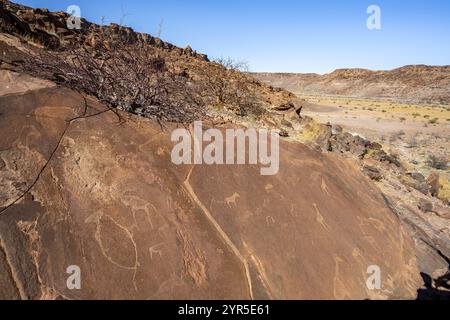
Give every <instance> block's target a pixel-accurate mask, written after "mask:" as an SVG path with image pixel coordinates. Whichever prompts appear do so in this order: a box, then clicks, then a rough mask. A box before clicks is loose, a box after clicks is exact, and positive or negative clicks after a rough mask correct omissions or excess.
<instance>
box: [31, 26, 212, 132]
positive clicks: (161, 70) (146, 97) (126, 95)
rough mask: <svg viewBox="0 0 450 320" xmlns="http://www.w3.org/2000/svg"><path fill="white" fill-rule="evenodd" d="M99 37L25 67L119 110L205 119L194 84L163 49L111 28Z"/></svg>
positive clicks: (182, 119) (43, 56)
mask: <svg viewBox="0 0 450 320" xmlns="http://www.w3.org/2000/svg"><path fill="white" fill-rule="evenodd" d="M95 34H96V38H95V39H94V40H93V44H92V45H85V44H83V45H78V46H76V47H73V48H70V49H69V50H65V51H58V52H55V51H45V52H43V53H42V54H40V55H39V56H38V57H34V58H33V59H30V61H28V63H26V68H27V69H28V71H30V72H31V73H34V74H38V75H39V76H41V77H44V78H47V79H51V80H53V81H56V82H57V83H59V84H63V85H66V86H68V87H70V88H72V89H75V90H77V91H80V92H83V93H85V94H88V95H92V96H95V97H97V98H98V99H99V100H100V101H102V102H103V103H105V104H107V105H108V106H109V107H110V108H111V109H114V110H115V109H118V110H123V111H127V112H131V113H135V114H139V115H143V116H146V117H149V118H154V119H156V120H158V121H173V122H182V123H186V122H192V121H194V120H196V119H199V118H201V117H202V116H203V114H204V108H203V106H204V105H203V104H202V101H201V100H199V98H198V96H197V92H198V90H197V88H195V84H194V83H192V82H191V81H190V80H189V78H188V77H187V76H186V75H185V74H182V73H181V74H180V73H179V72H177V71H176V70H173V68H171V66H169V65H167V63H166V60H165V58H164V55H163V54H162V52H161V50H160V49H158V48H155V47H152V46H149V45H147V44H145V43H143V42H140V41H138V40H136V39H130V38H129V37H127V35H126V34H120V33H113V32H111V31H110V29H108V28H100V32H97V33H95Z"/></svg>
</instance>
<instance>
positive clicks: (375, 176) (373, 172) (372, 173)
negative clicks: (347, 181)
mask: <svg viewBox="0 0 450 320" xmlns="http://www.w3.org/2000/svg"><path fill="white" fill-rule="evenodd" d="M363 172H364V174H365V175H366V176H368V177H369V178H370V179H372V180H374V181H381V179H383V176H382V175H381V172H380V170H379V169H378V168H375V167H373V166H368V165H365V166H364V168H363Z"/></svg>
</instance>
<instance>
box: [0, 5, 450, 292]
mask: <svg viewBox="0 0 450 320" xmlns="http://www.w3.org/2000/svg"><path fill="white" fill-rule="evenodd" d="M0 5H1V6H0V23H1V24H0V30H1V31H2V33H0V53H1V54H0V136H1V137H3V139H0V288H1V290H0V299H5V298H12V299H60V298H62V299H120V298H122V299H398V298H403V299H414V298H416V297H417V292H418V290H419V293H420V288H421V287H422V285H423V280H422V279H421V277H420V272H423V273H426V274H427V275H430V277H432V278H433V279H437V280H439V281H441V280H442V279H444V278H445V277H446V276H447V269H446V267H447V266H446V264H445V263H446V257H448V256H450V243H449V240H448V239H449V237H448V232H449V231H448V230H447V229H446V228H445V226H446V223H448V222H447V221H448V220H446V219H448V211H446V209H447V208H446V207H445V206H443V205H442V202H441V200H439V199H437V198H436V197H435V198H433V197H432V196H431V193H433V192H434V194H436V195H439V193H438V191H439V188H440V186H439V183H438V185H437V186H434V189H433V188H430V186H429V185H433V183H432V181H430V183H427V181H425V178H424V177H421V176H418V175H411V176H408V175H407V172H406V170H405V169H404V168H403V167H402V164H401V163H399V161H398V160H397V159H396V158H395V157H393V156H392V155H389V154H387V153H386V152H385V151H383V150H382V148H381V146H380V145H378V144H375V143H372V142H370V141H367V140H365V139H363V138H361V137H357V136H354V135H351V134H349V133H347V132H344V131H343V130H342V128H337V127H333V126H332V125H320V124H317V123H315V122H314V121H313V120H312V119H310V118H308V117H304V116H303V115H302V113H301V111H302V107H303V106H304V101H301V100H297V99H296V98H295V97H294V95H292V94H290V93H288V92H286V91H284V90H281V89H274V88H272V87H271V86H269V85H266V84H263V83H262V82H260V81H257V80H255V79H254V78H253V77H251V76H249V75H246V74H243V73H241V72H239V71H238V70H235V69H234V68H230V67H228V68H227V67H225V66H222V65H220V64H217V63H214V62H210V61H208V59H207V58H206V56H204V55H201V54H198V53H195V51H193V50H192V49H190V48H185V49H180V48H176V47H174V46H172V45H169V44H165V43H164V42H162V41H161V40H159V39H156V38H153V37H151V36H149V35H142V34H138V33H135V32H134V31H132V30H131V29H128V28H123V27H120V26H115V25H112V26H98V25H93V24H90V23H88V22H86V21H84V22H83V24H84V28H83V29H82V30H81V31H80V32H75V31H70V30H67V29H65V26H64V20H65V18H66V17H67V15H65V14H64V13H51V12H48V11H47V10H38V9H31V8H26V7H22V6H18V5H15V4H12V3H10V2H7V1H2V2H0ZM113 80H114V81H113ZM194 119H203V120H204V122H205V124H206V125H207V127H212V126H214V127H216V128H219V129H221V130H224V129H226V128H236V127H242V126H248V127H250V126H251V127H257V128H258V127H266V128H275V129H277V130H278V131H279V133H280V135H281V136H282V137H283V140H282V141H281V145H280V158H281V159H280V172H279V174H278V175H275V176H261V175H260V174H259V169H260V168H259V167H258V166H232V165H231V166H225V165H222V166H207V165H193V166H192V165H186V166H176V165H174V164H173V163H172V161H171V157H170V155H171V150H172V148H173V143H172V141H171V132H172V131H173V130H174V129H176V128H179V127H188V128H190V127H191V125H192V124H191V122H192V120H194ZM300 142H302V143H300ZM346 158H349V159H350V160H349V159H346ZM398 176H400V177H404V178H405V179H406V178H408V179H409V180H408V181H407V182H408V183H409V184H410V187H409V188H410V190H409V191H404V189H402V188H403V187H402V186H401V184H400V183H399V182H398V178H397V177H398ZM391 180H392V181H391ZM374 181H377V182H380V181H389V183H387V184H386V186H387V187H392V189H393V191H391V190H386V191H385V190H383V189H382V188H381V190H382V191H383V192H381V191H380V188H377V185H376V184H375V182H374ZM382 186H384V185H382ZM417 189H420V190H422V196H421V197H422V198H424V201H425V202H424V204H425V205H424V207H426V208H425V209H427V210H428V211H426V210H425V211H426V212H427V213H429V216H424V217H422V216H420V215H421V214H423V212H422V211H420V210H419V208H418V207H417V205H416V203H417V201H418V200H417V199H419V197H417V193H418V192H419V191H417ZM395 192H397V193H395ZM406 192H409V195H408V196H407V197H405V194H406ZM388 195H391V196H392V197H390V196H388ZM411 198H413V199H412V200H411ZM428 198H431V200H427V199H428ZM402 199H403V200H404V199H406V200H407V201H408V203H407V204H405V203H403V202H401V200H402ZM431 211H432V212H434V213H433V215H431ZM434 214H436V216H434ZM373 265H377V266H379V267H380V269H381V270H382V274H383V277H384V279H386V281H382V288H381V289H380V290H370V289H369V288H368V287H367V284H366V281H367V277H368V275H367V270H368V268H369V266H373ZM70 266H79V267H80V270H81V274H82V287H81V290H70V289H69V288H68V287H67V277H68V274H67V268H68V267H70ZM438 269H439V270H438ZM437 280H436V283H437V284H436V285H434V284H433V286H434V287H433V288H431V287H430V288H428V287H427V288H426V289H424V291H425V292H426V293H428V291H429V290H431V293H435V291H436V292H440V291H439V290H440V288H441V287H442V284H440V282H439V283H438V282H437ZM438 284H440V285H438ZM118 288H119V289H118Z"/></svg>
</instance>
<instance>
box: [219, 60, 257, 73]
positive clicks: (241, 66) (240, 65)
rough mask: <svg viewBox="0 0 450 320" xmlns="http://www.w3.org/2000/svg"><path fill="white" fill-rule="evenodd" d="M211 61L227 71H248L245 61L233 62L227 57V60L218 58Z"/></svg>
mask: <svg viewBox="0 0 450 320" xmlns="http://www.w3.org/2000/svg"><path fill="white" fill-rule="evenodd" d="M213 61H214V62H216V63H218V64H220V65H222V66H223V67H225V68H226V69H228V70H235V71H243V72H248V71H249V69H250V67H249V65H248V62H247V61H238V60H234V59H232V58H230V57H227V58H224V57H220V58H217V59H214V60H213Z"/></svg>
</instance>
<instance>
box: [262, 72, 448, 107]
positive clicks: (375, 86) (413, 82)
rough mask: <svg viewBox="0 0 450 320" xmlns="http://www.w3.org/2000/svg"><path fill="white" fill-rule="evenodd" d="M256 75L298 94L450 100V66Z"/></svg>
mask: <svg viewBox="0 0 450 320" xmlns="http://www.w3.org/2000/svg"><path fill="white" fill-rule="evenodd" d="M255 77H256V78H258V79H259V80H261V81H264V82H266V83H269V84H271V85H273V86H275V87H279V88H285V89H288V90H290V91H292V92H294V93H296V94H299V95H331V96H336V95H337V96H345V97H355V98H383V99H392V100H395V101H405V102H420V103H425V102H426V103H440V104H448V103H450V66H444V67H434V66H425V65H414V66H405V67H402V68H398V69H395V70H391V71H370V70H365V69H341V70H336V71H334V72H332V73H330V74H325V75H318V74H288V73H287V74H280V73H273V74H271V73H260V74H255Z"/></svg>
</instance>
